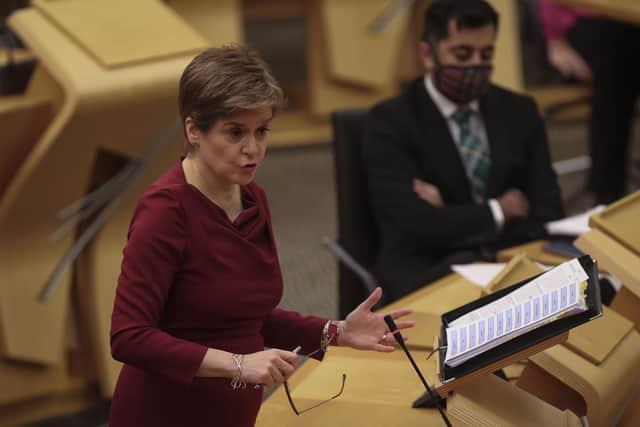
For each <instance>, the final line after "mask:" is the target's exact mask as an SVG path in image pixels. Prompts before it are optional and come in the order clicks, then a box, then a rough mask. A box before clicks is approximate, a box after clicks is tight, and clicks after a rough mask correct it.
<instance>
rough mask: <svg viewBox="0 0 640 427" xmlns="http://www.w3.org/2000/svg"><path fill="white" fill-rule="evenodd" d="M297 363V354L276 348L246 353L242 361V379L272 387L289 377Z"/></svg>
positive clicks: (248, 382)
mask: <svg viewBox="0 0 640 427" xmlns="http://www.w3.org/2000/svg"><path fill="white" fill-rule="evenodd" d="M296 363H298V355H297V354H295V353H293V352H291V351H286V350H279V349H275V348H274V349H269V350H264V351H259V352H257V353H251V354H246V355H245V356H244V360H243V361H242V380H243V381H245V382H246V383H247V384H261V385H263V386H265V387H271V386H273V385H275V384H279V383H282V382H284V381H285V380H286V379H287V378H289V377H290V376H291V374H293V371H294V370H295V367H296Z"/></svg>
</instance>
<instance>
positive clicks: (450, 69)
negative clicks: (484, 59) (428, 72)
mask: <svg viewBox="0 0 640 427" xmlns="http://www.w3.org/2000/svg"><path fill="white" fill-rule="evenodd" d="M492 71H493V67H492V66H491V65H473V66H459V65H441V64H437V65H436V68H435V70H434V83H435V85H436V87H437V88H438V90H440V92H442V94H443V95H444V96H446V97H447V98H449V99H450V100H451V101H453V102H455V103H456V104H458V105H465V104H468V103H469V102H471V101H473V100H476V99H478V98H480V97H481V96H482V95H484V94H486V93H487V91H488V90H489V85H490V80H491V72H492Z"/></svg>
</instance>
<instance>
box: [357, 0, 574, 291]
mask: <svg viewBox="0 0 640 427" xmlns="http://www.w3.org/2000/svg"><path fill="white" fill-rule="evenodd" d="M497 28H498V16H497V14H496V12H495V10H494V9H493V8H492V7H491V6H490V5H489V4H488V3H487V2H485V1H484V0H438V1H434V2H433V3H432V5H431V6H430V7H429V9H427V11H426V13H425V32H424V35H423V37H422V41H421V42H420V44H419V51H420V56H421V59H422V62H423V64H424V68H425V71H426V74H425V76H424V77H420V78H418V79H417V80H415V81H413V82H412V83H410V84H409V85H408V87H407V88H406V89H405V90H404V91H403V92H402V93H401V94H400V95H399V96H397V97H395V98H391V99H388V100H386V101H383V102H381V103H380V104H378V105H376V106H375V107H374V108H373V109H372V110H371V111H370V112H369V115H368V118H367V124H366V129H365V137H364V141H363V144H364V146H363V155H364V162H365V168H366V171H367V178H368V185H369V193H370V198H371V204H372V210H373V214H374V216H375V219H376V222H377V224H378V226H379V230H380V251H379V254H378V260H377V265H376V272H377V275H378V277H379V278H380V279H381V280H382V283H383V284H384V285H385V288H386V295H387V297H388V298H389V299H390V300H395V299H397V298H399V297H401V296H403V295H405V294H407V293H409V292H411V291H413V290H415V289H417V288H419V287H421V286H423V285H425V284H427V283H429V282H431V281H433V280H435V279H437V278H439V277H442V276H444V275H445V274H447V273H448V272H449V271H450V268H449V267H450V265H451V264H455V263H468V262H473V261H476V260H481V259H485V260H486V259H491V258H492V257H493V254H495V251H496V250H497V249H498V248H500V247H505V246H509V245H513V244H517V243H521V242H523V241H526V240H532V239H537V238H540V237H543V236H544V227H543V224H544V223H545V222H546V221H549V220H553V219H557V218H560V217H562V216H563V208H562V200H561V195H560V189H559V187H558V183H557V181H556V176H555V173H554V171H553V169H552V167H551V161H550V158H549V148H548V145H547V136H546V132H545V127H544V123H543V122H542V119H541V117H540V115H539V114H538V110H537V108H536V105H535V103H534V102H533V100H531V99H530V98H528V97H525V96H522V95H518V94H516V93H513V92H510V91H508V90H505V89H503V88H500V87H498V86H495V85H492V84H490V83H489V79H490V75H491V70H492V61H493V53H494V45H495V40H496V32H497Z"/></svg>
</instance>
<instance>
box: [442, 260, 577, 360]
mask: <svg viewBox="0 0 640 427" xmlns="http://www.w3.org/2000/svg"><path fill="white" fill-rule="evenodd" d="M587 278H588V276H587V273H586V272H585V271H584V269H583V268H582V265H580V262H579V261H578V260H577V259H572V260H571V261H567V262H565V263H563V264H560V265H559V266H557V267H554V268H553V269H551V270H549V271H547V272H546V273H544V274H542V275H540V276H538V277H536V278H535V279H533V280H532V281H530V282H529V283H527V284H525V285H523V286H521V287H519V288H518V289H516V290H514V291H512V292H510V293H509V294H507V295H505V296H504V297H502V298H500V299H498V300H495V301H493V302H491V303H489V304H487V305H485V306H482V307H480V308H478V309H476V310H473V311H471V312H469V313H467V314H465V315H463V316H460V317H459V318H457V319H455V320H454V321H453V322H451V323H449V326H448V327H447V330H446V334H447V344H448V345H447V353H446V356H445V363H446V364H447V365H449V366H458V365H460V364H461V363H464V362H466V361H467V360H469V359H471V358H472V357H474V356H476V355H478V354H481V353H483V352H485V351H487V350H489V349H491V348H494V347H497V346H498V345H500V344H502V343H504V342H506V341H508V340H510V339H512V338H515V337H517V336H520V335H522V334H524V333H526V332H528V331H530V330H533V329H535V328H537V327H539V326H542V325H544V324H546V323H547V322H550V321H553V320H555V319H556V318H558V317H563V316H568V315H571V314H575V313H579V312H582V311H584V310H586V309H587V307H586V303H585V289H586V280H587Z"/></svg>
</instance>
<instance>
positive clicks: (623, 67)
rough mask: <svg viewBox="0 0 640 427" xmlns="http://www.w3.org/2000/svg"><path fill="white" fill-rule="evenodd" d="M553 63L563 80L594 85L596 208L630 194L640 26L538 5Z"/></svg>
mask: <svg viewBox="0 0 640 427" xmlns="http://www.w3.org/2000/svg"><path fill="white" fill-rule="evenodd" d="M538 9H539V13H540V20H541V24H542V29H543V32H544V36H545V39H546V42H547V52H548V58H549V62H550V63H551V64H552V65H553V66H554V67H555V68H557V69H558V70H559V71H560V73H562V75H563V76H565V77H569V78H574V79H577V80H579V81H581V82H591V85H592V97H591V118H590V121H589V139H590V144H589V149H590V154H591V173H590V177H589V182H588V189H589V190H590V191H592V192H593V193H594V195H595V201H596V203H611V202H613V201H614V200H616V199H619V198H620V197H621V196H623V195H624V194H625V192H626V190H627V181H628V158H629V156H628V153H629V141H630V139H631V130H632V125H633V116H634V112H635V103H636V100H637V97H638V93H639V92H640V81H639V76H640V56H638V53H639V50H640V26H635V25H632V24H627V23H624V22H620V21H615V20H611V19H607V18H604V17H600V16H596V15H593V14H592V13H590V12H588V11H584V10H581V9H577V8H569V7H564V6H560V5H557V4H555V3H553V2H552V1H550V0H538Z"/></svg>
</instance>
